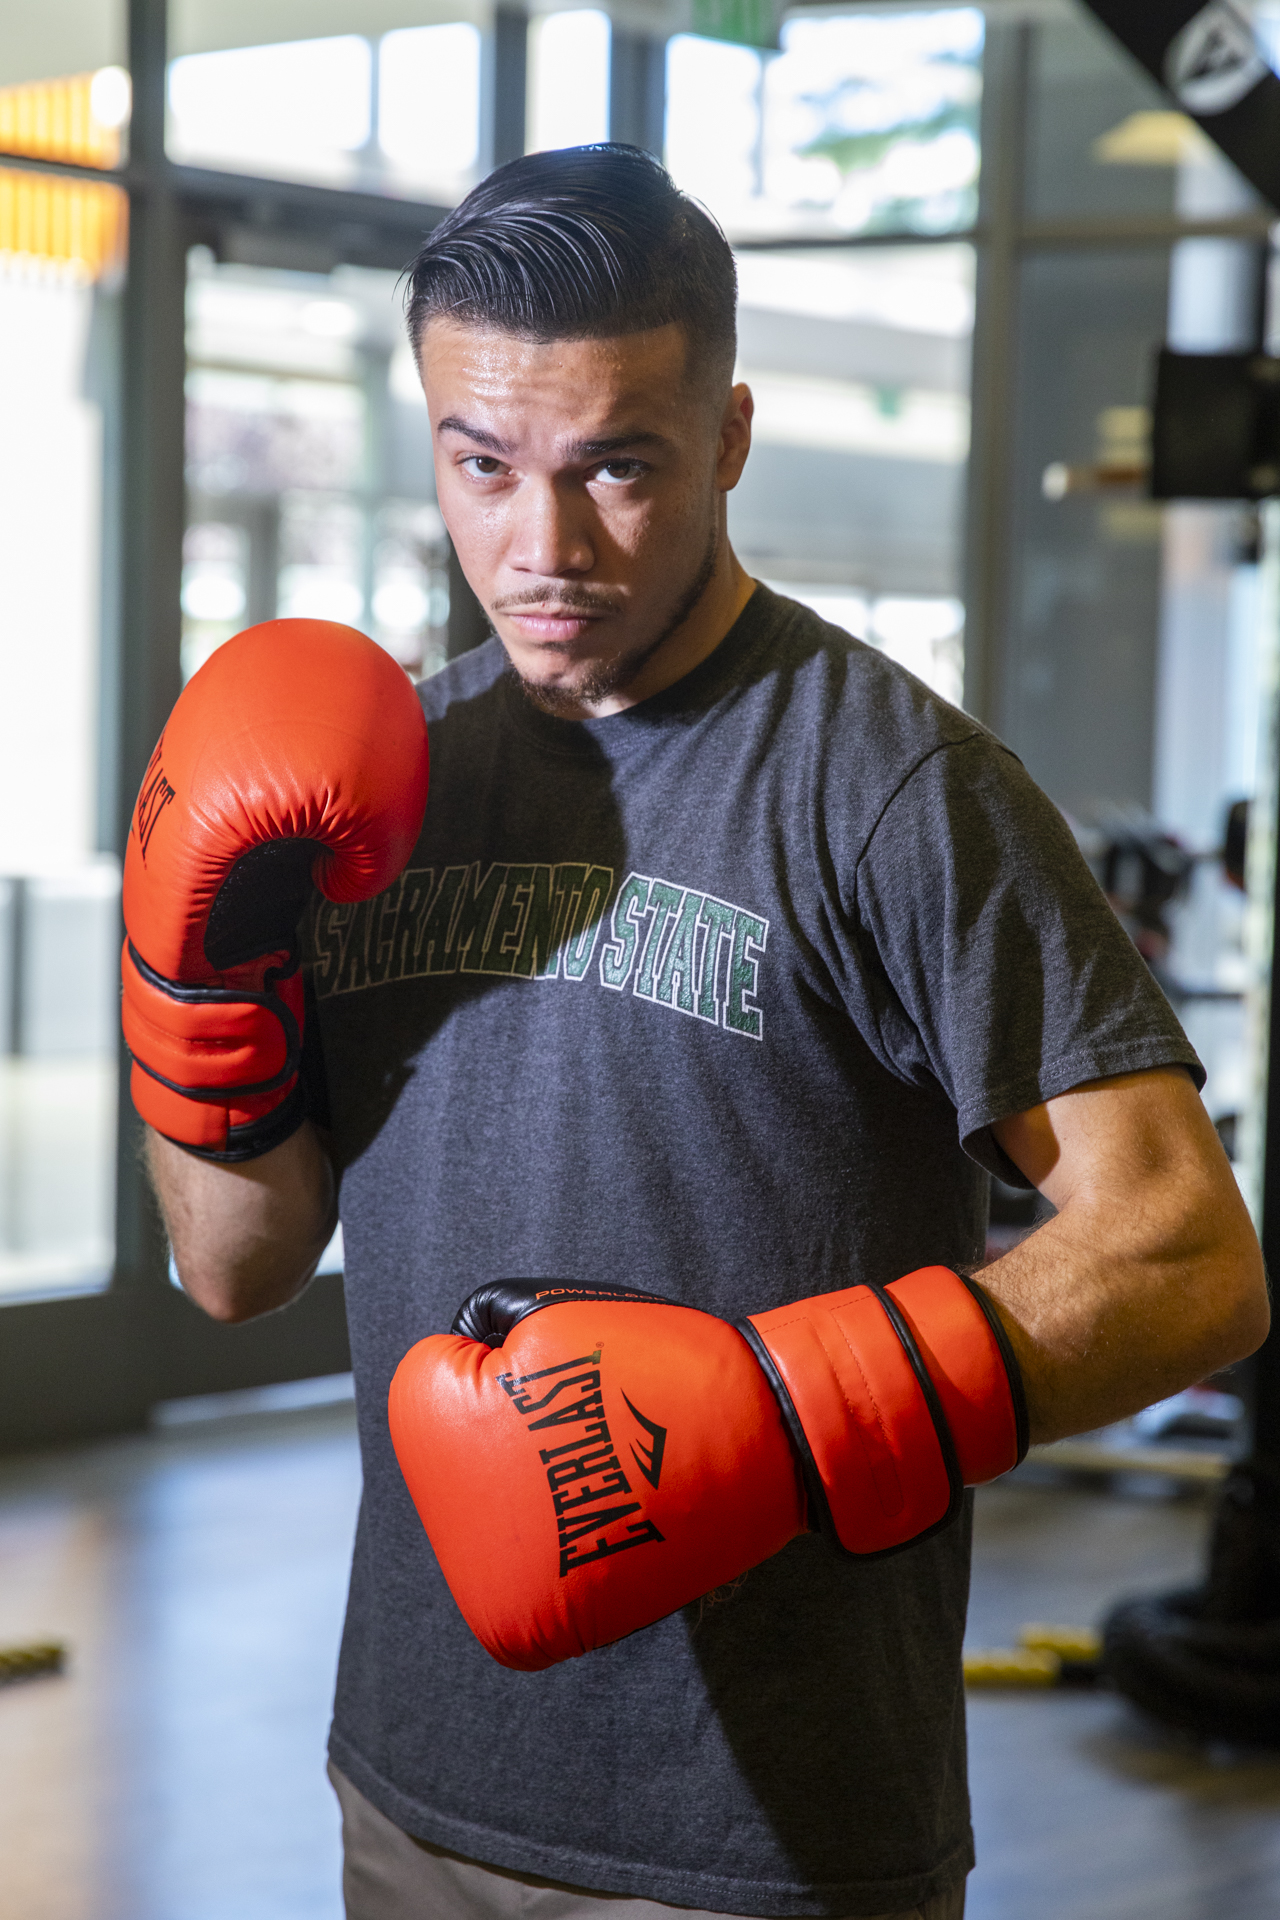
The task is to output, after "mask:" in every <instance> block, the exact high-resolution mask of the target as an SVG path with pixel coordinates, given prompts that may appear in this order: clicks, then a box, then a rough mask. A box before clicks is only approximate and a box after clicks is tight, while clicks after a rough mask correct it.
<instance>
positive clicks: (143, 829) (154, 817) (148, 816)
mask: <svg viewBox="0 0 1280 1920" xmlns="http://www.w3.org/2000/svg"><path fill="white" fill-rule="evenodd" d="M163 746H164V735H163V734H161V736H160V738H159V740H158V741H157V742H156V750H155V752H154V753H153V754H152V756H151V759H150V761H149V762H148V764H147V772H146V777H145V779H144V780H143V782H142V791H141V793H140V794H139V795H138V806H137V812H136V815H135V818H136V823H137V828H138V846H139V848H140V849H141V852H142V857H143V859H144V860H145V859H146V857H147V845H148V842H149V841H150V839H151V836H152V834H153V833H154V832H155V830H156V823H157V821H158V820H159V818H160V815H161V814H162V813H163V812H164V810H165V808H166V807H167V806H168V804H169V802H170V801H171V800H173V799H175V798H176V795H175V794H174V791H173V788H172V787H171V786H170V785H169V782H168V781H167V780H166V779H165V777H164V768H163V767H162V766H161V765H160V750H161V748H162V747H163Z"/></svg>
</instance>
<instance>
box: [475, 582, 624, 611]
mask: <svg viewBox="0 0 1280 1920" xmlns="http://www.w3.org/2000/svg"><path fill="white" fill-rule="evenodd" d="M624 605H625V602H624V601H623V600H622V599H621V598H620V597H619V596H618V595H617V594H612V593H610V592H609V591H608V590H607V588H598V587H597V588H593V587H582V586H576V585H573V584H572V583H566V585H564V586H563V587H552V586H546V587H526V588H525V589H524V591H523V592H522V593H509V594H507V595H505V596H504V598H503V599H501V600H495V601H494V602H493V604H492V606H491V607H490V612H491V613H514V612H516V611H517V610H518V609H519V608H522V607H554V608H555V609H556V611H557V612H560V613H621V612H622V611H623V609H624Z"/></svg>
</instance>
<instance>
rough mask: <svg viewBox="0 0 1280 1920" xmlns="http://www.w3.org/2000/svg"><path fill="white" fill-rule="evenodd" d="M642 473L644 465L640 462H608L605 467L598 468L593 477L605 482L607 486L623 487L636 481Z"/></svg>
mask: <svg viewBox="0 0 1280 1920" xmlns="http://www.w3.org/2000/svg"><path fill="white" fill-rule="evenodd" d="M641 471H642V463H641V462H640V461H639V460H606V461H605V463H604V465H603V466H601V467H597V468H596V470H595V473H594V475H593V476H592V477H593V478H594V479H596V480H603V481H604V483H605V485H606V486H609V487H621V486H624V485H625V484H626V482H627V481H628V480H634V479H635V478H636V476H637V475H638V474H639V473H640V472H641Z"/></svg>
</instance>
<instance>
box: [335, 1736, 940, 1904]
mask: <svg viewBox="0 0 1280 1920" xmlns="http://www.w3.org/2000/svg"><path fill="white" fill-rule="evenodd" d="M329 1778H330V1780H332V1782H333V1789H334V1792H335V1793H336V1794H337V1796H338V1801H339V1804H340V1805H341V1808H342V1846H343V1856H344V1858H343V1869H342V1892H343V1898H344V1899H345V1901H346V1908H347V1920H726V1916H724V1915H722V1914H711V1913H703V1912H701V1911H699V1910H697V1909H694V1908H692V1907H672V1906H668V1905H666V1904H665V1903H664V1902H663V1901H661V1900H638V1899H636V1898H634V1897H633V1896H632V1895H631V1894H629V1893H586V1892H584V1891H583V1890H582V1889H581V1888H580V1887H566V1886H562V1885H561V1884H560V1883H559V1882H558V1881H556V1880H540V1879H538V1878H536V1877H531V1878H528V1879H526V1878H525V1877H524V1875H522V1874H519V1873H509V1872H508V1871H507V1870H506V1868H504V1867H484V1866H481V1865H480V1863H479V1862H478V1861H476V1860H464V1859H462V1858H461V1856H460V1855H458V1854H456V1853H446V1852H445V1851H444V1849H443V1848H442V1847H433V1846H429V1845H428V1844H427V1842H426V1841H425V1840H414V1839H413V1838H412V1837H411V1836H410V1835H409V1834H407V1833H403V1832H402V1831H401V1830H400V1828H399V1827H397V1826H396V1825H395V1823H394V1822H393V1821H391V1820H388V1819H387V1817H386V1815H385V1814H383V1813H379V1812H378V1809H377V1808H376V1807H375V1806H372V1805H371V1804H370V1802H369V1801H368V1800H366V1799H365V1797H364V1795H363V1794H362V1793H360V1792H359V1791H358V1790H357V1789H356V1788H355V1787H353V1786H352V1784H351V1782H350V1781H349V1780H348V1779H347V1777H346V1775H345V1774H342V1773H339V1772H338V1769H337V1768H336V1767H334V1766H330V1768H329ZM963 1916H964V1884H963V1882H962V1883H961V1885H960V1886H958V1887H954V1888H953V1889H952V1890H951V1892H950V1893H942V1894H937V1895H935V1897H934V1898H933V1899H932V1900H926V1901H925V1903H924V1905H923V1906H922V1907H912V1908H911V1909H910V1910H909V1911H908V1912H902V1913H896V1914H882V1915H877V1916H876V1920H963ZM729 1920H733V1917H732V1916H730V1917H729Z"/></svg>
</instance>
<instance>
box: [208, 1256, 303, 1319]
mask: <svg viewBox="0 0 1280 1920" xmlns="http://www.w3.org/2000/svg"><path fill="white" fill-rule="evenodd" d="M314 1271H315V1262H314V1261H313V1262H312V1263H311V1265H310V1266H309V1267H307V1268H306V1269H305V1271H302V1272H293V1271H288V1272H285V1271H282V1270H279V1269H276V1270H274V1271H272V1272H268V1273H262V1272H257V1273H243V1272H226V1271H218V1270H209V1269H201V1268H200V1267H199V1266H195V1267H191V1268H187V1267H186V1266H185V1265H182V1264H180V1265H179V1268H178V1279H179V1280H180V1281H181V1283H182V1291H183V1292H184V1293H185V1294H186V1296H187V1298H188V1300H190V1301H192V1302H193V1304H194V1305H195V1306H197V1307H199V1308H200V1311H201V1312H202V1313H205V1314H207V1315H208V1316H209V1318H210V1319H211V1320H216V1321H217V1322H218V1323H219V1325H220V1326H224V1327H238V1326H243V1324H244V1322H245V1321H246V1320H256V1319H258V1318H259V1316H260V1315H261V1314H264V1313H274V1312H275V1311H276V1310H277V1309H278V1308H280V1307H287V1306H288V1305H289V1302H290V1301H291V1300H296V1299H297V1297H298V1295H299V1294H300V1293H301V1292H302V1289H303V1288H304V1287H305V1286H306V1284H307V1282H308V1281H309V1280H310V1278H311V1276H312V1274H313V1273H314Z"/></svg>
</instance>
